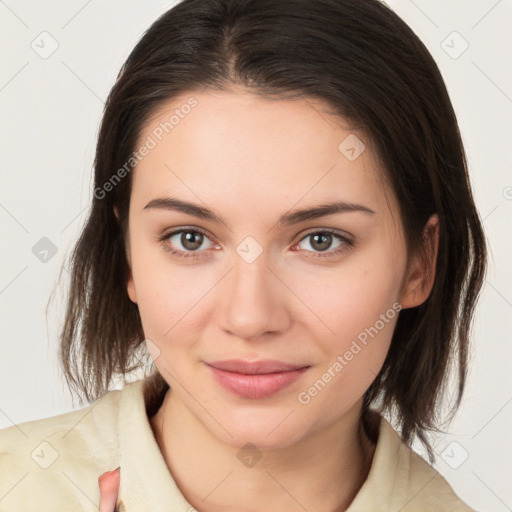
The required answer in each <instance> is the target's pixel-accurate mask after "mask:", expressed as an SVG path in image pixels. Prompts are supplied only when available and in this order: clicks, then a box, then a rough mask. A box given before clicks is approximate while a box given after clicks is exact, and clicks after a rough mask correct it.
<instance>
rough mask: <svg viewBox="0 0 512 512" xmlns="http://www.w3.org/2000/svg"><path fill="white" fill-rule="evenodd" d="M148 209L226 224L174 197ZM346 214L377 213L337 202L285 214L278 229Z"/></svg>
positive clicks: (160, 199)
mask: <svg viewBox="0 0 512 512" xmlns="http://www.w3.org/2000/svg"><path fill="white" fill-rule="evenodd" d="M148 209H162V210H174V211H179V212H183V213H186V214H188V215H192V216H194V217H198V218H199V219H203V220H209V221H212V222H216V223H221V224H225V225H227V224H226V222H225V221H224V220H223V219H222V217H220V216H219V215H217V214H216V213H215V212H213V211H212V210H210V209H209V208H206V207H204V206H199V205H197V204H194V203H189V202H187V201H182V200H180V199H176V198H174V197H162V198H157V199H152V200H151V201H149V203H148V204H147V205H146V206H145V207H144V210H148ZM346 212H361V213H366V214H369V215H373V214H374V213H375V212H374V211H373V210H371V209H370V208H368V207H366V206H363V205H362V204H357V203H347V202H344V201H336V202H333V203H324V204H320V205H316V206H312V207H309V208H304V209H302V210H293V211H291V212H288V213H285V214H283V215H282V216H281V217H279V220H278V221H277V223H276V226H277V227H283V226H291V225H293V224H298V223H299V222H304V221H307V220H312V219H316V218H318V217H323V216H324V215H333V214H335V213H346Z"/></svg>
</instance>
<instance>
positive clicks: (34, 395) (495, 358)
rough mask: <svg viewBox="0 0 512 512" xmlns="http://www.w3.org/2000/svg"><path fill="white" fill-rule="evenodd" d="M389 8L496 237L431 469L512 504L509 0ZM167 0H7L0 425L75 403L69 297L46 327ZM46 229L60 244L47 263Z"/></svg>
mask: <svg viewBox="0 0 512 512" xmlns="http://www.w3.org/2000/svg"><path fill="white" fill-rule="evenodd" d="M387 3H388V5H390V7H392V8H393V9H394V10H395V11H396V12H397V13H398V14H399V15H400V16H401V17H402V18H403V19H404V20H405V21H406V22H407V23H408V24H409V25H410V26H411V27H412V28H413V29H414V31H415V32H416V33H417V34H418V36H419V37H420V38H421V39H422V40H423V41H424V43H425V44H426V45H427V47H428V48H429V49H430V51H431V53H432V54H433V55H434V58H435V60H436V62H437V63H438V65H439V66H440V68H441V71H442V73H443V76H444V78H445V81H446V83H447V86H448V89H449V92H450V94H451V97H452V101H453V103H454V106H455V110H456V112H457V115H458V118H459V123H460V127H461V131H462V136H463V139H464V142H465V144H466V149H467V153H468V157H469V162H470V172H471V179H472V184H473V188H474V193H475V199H476V203H477V207H478V209H479V212H480V214H481V217H482V219H483V220H484V229H485V230H486V234H487V238H488V240H489V244H490V246H491V256H490V267H489V272H488V275H487V280H486V283H485V288H484V290H483V294H482V298H481V301H480V303H479V306H478V311H477V317H476V322H475V328H474V347H475V348H474V355H473V359H474V361H473V366H472V371H471V374H470V376H469V383H468V389H467V392H466V395H465V399H464V403H463V405H462V407H461V409H460V412H459V414H458V415H457V417H456V419H455V421H454V422H453V423H452V424H451V427H450V430H449V432H450V433H449V434H447V435H440V436H438V437H436V438H435V450H436V452H437V453H438V454H439V455H438V460H437V464H436V468H437V469H438V470H439V471H440V472H441V473H442V474H443V475H444V476H445V477H446V478H447V479H448V481H449V482H450V483H451V485H452V486H453V487H454V489H455V490H456V492H457V493H458V494H459V496H460V497H461V498H463V499H464V500H465V501H466V502H468V503H469V504H470V505H471V506H473V507H474V508H476V509H478V510H482V511H483V510H485V511H489V512H491V511H496V512H502V511H506V510H512V486H511V485H510V460H511V459H512V442H511V440H510V435H509V432H510V426H511V424H512V421H511V420H512V404H511V402H512V386H511V385H510V384H511V377H510V375H511V373H512V347H511V344H510V341H509V332H510V317H511V314H512V292H511V284H512V279H511V265H510V259H509V260H507V259H506V255H507V253H508V255H509V257H510V248H511V247H510V246H511V242H510V224H509V223H510V220H511V210H512V175H511V173H510V169H511V161H512V157H511V155H512V153H511V151H510V146H511V142H512V139H511V134H512V115H511V114H512V69H511V66H510V63H509V62H510V61H509V57H507V56H506V55H509V54H510V48H511V47H512V46H511V42H512V41H511V39H512V36H511V33H512V31H511V30H510V27H512V3H511V1H510V0H499V1H497V0H472V1H469V0H466V1H464V2H462V1H461V0H436V1H426V0H415V1H412V0H389V1H388V2H387ZM172 5H173V2H169V1H164V0H151V1H146V2H135V1H134V0H131V1H126V0H125V1H123V2H121V1H120V0H109V1H105V0H104V1H102V2H99V1H98V0H89V1H83V0H73V1H67V2H64V1H60V2H58V1H45V2H36V1H26V2H20V1H16V0H9V1H7V2H3V1H0V39H1V45H2V46H1V48H2V54H1V55H2V57H1V58H2V65H1V67H0V119H1V124H0V143H1V157H2V158H1V164H0V165H1V178H2V182H1V183H2V186H1V188H0V226H1V233H2V238H1V240H2V249H1V252H0V257H1V268H0V311H1V326H2V339H1V343H0V428H3V427H7V426H10V425H12V424H13V423H20V422H24V421H28V420H33V419H38V418H42V417H48V416H53V415H56V414H59V413H63V412H67V411H70V410H72V409H73V408H77V407H78V405H77V403H76V402H75V403H74V404H73V403H72V401H71V398H70V396H69V394H68V393H67V392H66V389H65V386H64V383H63V379H62V376H61V375H60V373H59V370H58V367H57V363H56V361H57V355H56V354H57V346H58V340H57V333H58V328H59V322H60V321H61V320H62V298H63V296H62V295H61V296H60V299H59V300H57V302H56V303H55V306H54V307H53V309H52V311H51V314H50V316H49V322H48V324H47V323H46V320H45V305H46V301H47V299H48V297H49V294H50V291H51V289H52V286H53V284H54V282H55V280H56V277H57V273H58V270H59V268H60V265H61V263H62V260H63V256H64V255H65V254H66V253H67V252H68V251H69V250H70V249H71V247H72V245H73V242H74V241H75V239H76V236H77V233H78V230H79V227H80V226H81V223H82V222H83V221H84V220H85V211H86V208H87V206H88V204H89V202H90V199H91V197H92V195H91V189H92V161H93V155H94V146H95V137H96V135H97V129H98V125H99V121H100V118H101V114H102V108H103V102H104V100H105V98H106V96H107V94H108V91H109V90H110V88H111V86H112V85H113V83H114V80H115V77H116V75H117V72H118V70H119V68H120V66H121V64H122V63H123V61H124V60H125V58H126V57H127V56H128V54H129V52H130V51H131V49H132V48H133V46H134V45H135V43H136V42H137V40H138V39H139V37H140V36H141V35H142V33H143V31H144V30H145V29H147V28H148V27H149V25H150V24H151V23H152V22H153V21H154V20H155V19H156V18H157V17H158V16H159V15H160V14H161V13H162V12H164V11H165V10H167V9H168V8H169V7H171V6H172ZM43 32H47V34H44V33H43ZM454 32H457V34H454ZM41 33H43V34H41ZM55 45H58V47H57V48H56V50H55V51H54V52H53V53H52V54H51V55H48V53H50V52H51V50H52V49H53V46H55ZM467 45H468V48H467V49H465V48H466V46H467ZM463 50H465V51H463ZM43 237H47V238H49V239H50V240H51V242H52V243H53V244H54V245H55V247H56V249H57V253H56V254H55V255H54V256H52V254H51V252H50V253H48V254H47V255H46V259H47V261H41V258H42V259H43V260H44V259H45V254H44V253H41V249H40V247H39V245H36V244H38V243H39V244H41V243H44V242H40V240H41V238H43ZM34 246H36V249H35V250H34V252H36V253H38V255H36V254H34V252H33V248H34ZM38 248H39V249H38ZM507 427H508V428H507ZM415 448H416V449H417V450H418V451H419V452H420V453H423V451H422V450H421V449H420V448H419V447H418V446H417V445H415ZM0 498H1V497H0Z"/></svg>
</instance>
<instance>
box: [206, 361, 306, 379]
mask: <svg viewBox="0 0 512 512" xmlns="http://www.w3.org/2000/svg"><path fill="white" fill-rule="evenodd" d="M207 364H208V365H209V366H213V367H214V368H217V369H218V370H224V371H227V372H235V373H243V374H245V375H259V374H263V373H280V372H289V371H293V370H298V369H300V368H305V367H306V366H308V365H304V364H302V365H301V364H293V363H285V362H283V361H277V360H274V359H267V360H263V361H252V362H251V361H244V360H242V359H229V360H227V361H214V362H213V363H207Z"/></svg>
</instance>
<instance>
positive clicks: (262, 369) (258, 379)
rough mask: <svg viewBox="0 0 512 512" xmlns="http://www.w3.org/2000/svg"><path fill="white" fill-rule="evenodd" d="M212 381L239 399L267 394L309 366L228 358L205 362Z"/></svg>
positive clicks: (297, 377)
mask: <svg viewBox="0 0 512 512" xmlns="http://www.w3.org/2000/svg"><path fill="white" fill-rule="evenodd" d="M207 367H208V368H209V370H210V372H211V374H212V376H213V378H214V380H215V381H216V382H217V383H218V384H220V385H221V386H222V387H223V388H224V389H226V390H228V391H230V392H231V393H233V394H235V395H238V396H240V397H242V398H252V399H261V398H267V397H270V396H272V395H274V394H276V393H278V392H279V391H281V390H283V389H284V388H286V387H288V386H290V385H291V384H292V383H294V382H295V381H296V380H297V379H299V378H300V376H301V375H302V374H303V373H304V372H306V371H307V370H308V368H309V366H304V365H300V364H293V363H285V362H283V361H276V360H265V361H252V362H251V361H243V360H240V359H231V360H228V361H214V362H212V363H207Z"/></svg>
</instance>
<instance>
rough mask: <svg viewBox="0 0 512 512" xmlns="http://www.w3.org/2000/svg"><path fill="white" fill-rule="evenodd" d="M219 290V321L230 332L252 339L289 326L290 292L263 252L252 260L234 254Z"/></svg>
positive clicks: (233, 334) (280, 330)
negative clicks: (229, 269)
mask: <svg viewBox="0 0 512 512" xmlns="http://www.w3.org/2000/svg"><path fill="white" fill-rule="evenodd" d="M222 294H223V300H222V306H221V312H220V316H221V318H220V322H221V326H222V328H223V329H224V330H225V331H226V332H228V333H230V334H231V335H232V336H235V337H237V338H239V339H244V340H251V341H253V340H258V339H260V338H262V337H264V336H265V335H268V334H271V333H272V334H277V333H279V332H282V331H285V330H286V329H287V328H288V325H289V323H290V310H289V307H288V305H289V301H290V292H289V291H288V289H287V288H286V286H285V285H284V284H283V282H282V280H281V279H280V278H279V276H278V272H276V271H275V270H273V268H272V267H271V266H270V262H269V258H268V257H267V254H266V253H265V252H263V253H261V254H260V255H259V256H258V257H257V258H256V259H255V260H254V261H251V260H250V259H249V260H246V259H244V257H242V256H240V255H238V254H236V255H235V257H234V264H233V267H232V269H231V271H230V272H229V274H228V275H227V276H226V279H225V280H224V288H223V290H222Z"/></svg>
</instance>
